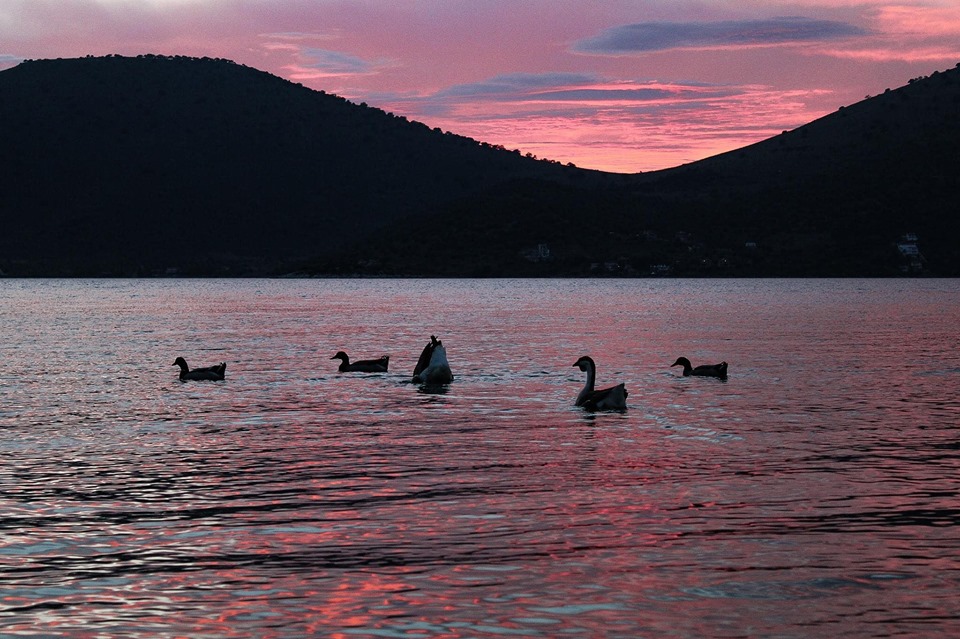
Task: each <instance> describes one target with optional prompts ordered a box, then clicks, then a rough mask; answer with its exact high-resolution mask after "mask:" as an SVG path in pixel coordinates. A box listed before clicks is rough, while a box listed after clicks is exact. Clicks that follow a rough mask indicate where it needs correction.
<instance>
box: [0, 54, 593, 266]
mask: <svg viewBox="0 0 960 639" xmlns="http://www.w3.org/2000/svg"><path fill="white" fill-rule="evenodd" d="M0 123H2V124H0V148H3V149H4V153H3V154H2V156H0V188H2V193H3V198H2V199H0V224H2V227H3V228H4V233H2V234H0V269H2V270H4V271H6V272H8V273H12V274H26V275H30V274H40V275H62V274H76V275H91V274H101V273H102V274H137V273H140V274H152V273H157V272H167V271H169V272H176V273H179V274H204V275H209V274H232V275H237V274H251V273H264V272H273V271H275V270H277V269H283V268H287V267H289V265H291V264H297V263H299V262H300V261H302V260H304V259H306V258H312V257H316V256H318V255H319V256H322V255H328V254H330V253H331V252H332V251H334V250H336V249H337V248H338V247H340V246H341V245H347V244H352V243H355V242H358V241H362V240H363V239H364V238H365V237H366V236H367V234H369V233H370V232H372V231H374V230H376V229H377V228H379V227H381V226H383V225H384V224H387V223H390V222H397V223H400V222H401V221H403V222H404V223H405V221H406V220H408V219H409V218H415V217H419V216H423V215H427V214H430V213H435V212H438V211H441V210H442V209H443V208H444V207H445V206H446V205H447V203H448V202H450V201H451V200H453V199H457V198H464V197H469V196H470V195H471V194H475V193H484V192H489V191H490V190H492V189H496V188H497V187H498V185H500V184H503V183H505V182H509V181H511V180H515V179H519V178H537V179H541V178H543V179H549V180H557V181H563V180H566V179H568V178H567V177H566V175H567V174H568V173H570V172H575V173H577V174H584V173H586V172H581V171H577V170H575V169H571V168H569V167H561V166H559V165H558V164H556V163H549V162H543V161H536V160H533V159H529V158H524V157H521V156H520V154H519V153H515V152H509V151H506V150H503V149H497V148H492V147H490V146H489V145H484V144H481V143H478V142H476V141H474V140H470V139H468V138H465V137H461V136H457V135H452V134H449V133H444V132H441V131H440V130H437V129H433V130H431V129H429V128H428V127H426V126H425V125H423V124H420V123H416V122H409V121H407V120H405V119H404V118H402V117H396V116H393V115H391V114H388V113H384V112H383V111H381V110H379V109H374V108H369V107H367V106H366V105H356V104H352V103H350V102H348V101H346V100H344V99H342V98H339V97H336V96H333V95H328V94H325V93H323V92H318V91H313V90H310V89H307V88H305V87H302V86H300V85H297V84H294V83H291V82H288V81H286V80H283V79H280V78H277V77H275V76H272V75H269V74H267V73H264V72H261V71H257V70H255V69H251V68H248V67H244V66H242V65H238V64H234V63H232V62H229V61H226V60H212V59H195V58H183V57H173V58H171V57H162V56H151V55H147V56H140V57H136V58H130V57H120V56H108V57H105V58H83V59H67V60H37V61H28V62H24V63H22V64H20V65H19V66H17V67H14V68H12V69H9V70H7V71H3V72H0Z"/></svg>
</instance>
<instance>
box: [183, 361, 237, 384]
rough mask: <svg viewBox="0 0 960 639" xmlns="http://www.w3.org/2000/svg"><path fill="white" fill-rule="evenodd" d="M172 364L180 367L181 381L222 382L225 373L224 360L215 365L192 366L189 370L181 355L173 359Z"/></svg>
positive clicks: (225, 365)
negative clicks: (204, 366)
mask: <svg viewBox="0 0 960 639" xmlns="http://www.w3.org/2000/svg"><path fill="white" fill-rule="evenodd" d="M173 365H174V366H179V367H180V381H181V382H190V381H211V382H222V381H223V379H224V377H225V376H226V374H227V364H226V362H220V363H219V364H217V365H216V366H207V367H206V368H194V369H193V370H190V367H189V366H187V360H185V359H183V358H182V357H178V358H177V359H176V360H174V362H173Z"/></svg>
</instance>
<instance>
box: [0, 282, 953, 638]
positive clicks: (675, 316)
mask: <svg viewBox="0 0 960 639" xmlns="http://www.w3.org/2000/svg"><path fill="white" fill-rule="evenodd" d="M0 296H2V297H0V355H2V360H3V364H4V365H3V368H2V371H0V456H2V457H0V635H3V636H20V635H22V636H44V637H54V636H70V637H85V638H86V637H183V636H189V637H194V638H196V637H303V636H316V637H404V638H410V637H424V638H439V637H444V638H448V637H449V638H460V637H463V638H466V637H504V636H510V637H513V636H520V637H551V638H552V637H566V636H573V637H625V638H637V637H690V638H699V637H777V638H794V637H795V638H811V637H813V638H819V637H823V638H827V637H829V638H835V637H847V638H849V637H900V636H902V637H953V636H960V495H958V491H960V281H958V280H762V281H756V280H725V281H724V280H708V281H702V280H600V281H596V280H573V281H569V280H568V281H560V280H545V281H540V280H534V281H505V280H482V281H470V280H467V281H452V280H239V281H237V280H222V281H213V280H196V281H189V280H186V281H184V280H159V281H158V280H148V281H131V280H103V281H97V280H89V281H73V280H70V281H61V280H0ZM431 334H436V335H437V336H438V337H439V338H440V339H441V340H443V342H444V345H445V346H446V347H447V354H448V358H449V360H450V364H451V367H452V368H453V372H454V374H455V376H456V380H455V381H454V382H453V383H452V384H451V385H449V387H446V388H444V389H441V390H440V391H437V390H436V389H424V388H420V387H418V386H416V385H414V384H411V383H408V380H409V378H410V375H411V373H412V371H413V367H414V365H415V364H416V360H417V357H418V355H419V352H420V350H421V349H422V348H423V346H424V344H425V343H426V342H427V341H428V339H429V336H430V335H431ZM341 349H342V350H345V351H346V352H347V353H349V354H350V355H351V356H352V357H353V358H354V359H357V358H368V357H377V356H379V355H381V354H384V353H386V354H389V355H390V357H391V359H390V372H389V373H386V374H376V375H364V374H339V373H338V372H337V369H336V367H337V364H338V362H337V361H335V360H331V359H330V358H331V356H332V355H333V354H334V353H335V352H336V351H337V350H341ZM584 354H588V355H591V356H592V357H593V358H594V359H595V360H596V362H597V366H598V385H600V386H606V385H613V384H615V383H618V382H621V381H622V382H625V383H626V385H627V389H628V391H629V393H630V395H629V398H628V404H629V408H628V410H627V411H625V412H622V413H621V412H615V413H597V414H588V413H585V412H583V411H582V410H580V409H577V408H574V407H573V401H574V398H575V397H576V395H577V392H578V391H579V390H580V388H581V387H582V386H583V382H584V374H583V373H581V372H580V371H579V370H578V369H576V368H573V367H572V364H573V362H574V361H576V359H577V358H578V357H579V356H580V355H584ZM178 355H182V356H183V357H185V358H186V359H187V361H188V362H189V363H190V364H191V365H193V366H206V365H210V364H214V363H217V362H220V361H225V362H227V380H226V381H225V382H193V383H181V382H179V381H178V379H177V369H176V368H175V367H173V366H171V364H172V362H173V360H174V358H175V357H177V356H178ZM680 355H684V356H687V357H688V358H690V359H691V360H692V361H693V363H694V365H696V364H700V363H714V362H718V361H720V360H726V361H727V362H729V366H730V376H729V378H728V379H727V380H725V381H721V380H716V379H704V378H692V377H690V378H684V377H682V376H680V369H679V368H670V364H671V363H673V361H674V360H675V359H676V358H677V357H678V356H680Z"/></svg>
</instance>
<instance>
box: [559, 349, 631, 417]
mask: <svg viewBox="0 0 960 639" xmlns="http://www.w3.org/2000/svg"><path fill="white" fill-rule="evenodd" d="M573 365H574V366H576V367H577V368H579V369H580V370H582V371H584V372H585V373H586V374H587V383H586V384H585V385H584V387H583V390H582V391H580V394H579V395H577V403H576V405H577V406H581V407H583V408H586V409H587V410H624V409H625V408H626V407H627V395H628V394H629V393H627V388H626V386H624V385H623V384H617V385H616V386H611V387H610V388H604V389H601V390H595V389H594V385H595V384H596V380H597V365H596V364H595V363H594V362H593V359H592V358H591V357H588V356H586V355H584V356H583V357H581V358H580V359H578V360H577V361H576V362H574V364H573Z"/></svg>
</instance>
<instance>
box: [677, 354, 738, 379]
mask: <svg viewBox="0 0 960 639" xmlns="http://www.w3.org/2000/svg"><path fill="white" fill-rule="evenodd" d="M670 366H671V367H673V366H683V376H684V377H687V376H690V375H692V376H694V377H719V378H720V379H726V377H727V363H726V362H720V363H719V364H701V365H700V366H697V367H696V368H694V367H693V366H692V365H691V364H690V360H689V359H687V358H686V357H678V358H677V361H675V362H674V363H673V364H671V365H670Z"/></svg>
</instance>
